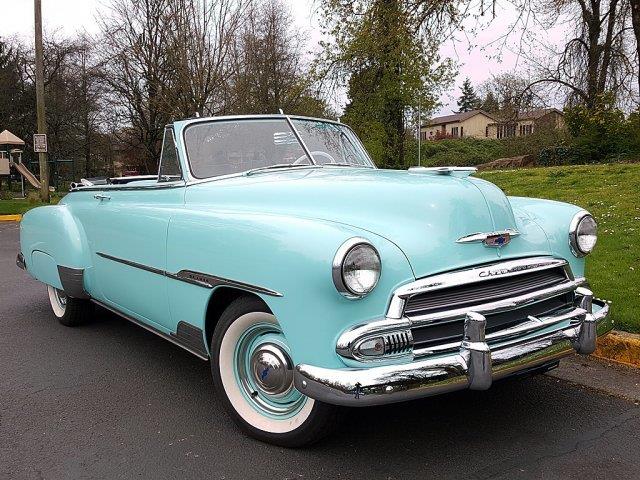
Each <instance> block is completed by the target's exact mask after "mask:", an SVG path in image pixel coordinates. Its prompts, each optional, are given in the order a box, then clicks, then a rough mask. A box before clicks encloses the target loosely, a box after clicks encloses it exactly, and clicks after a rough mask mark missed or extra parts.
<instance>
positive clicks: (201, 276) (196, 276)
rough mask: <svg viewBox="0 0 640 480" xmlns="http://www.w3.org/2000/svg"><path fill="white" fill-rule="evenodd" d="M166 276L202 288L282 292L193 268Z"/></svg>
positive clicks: (266, 292)
mask: <svg viewBox="0 0 640 480" xmlns="http://www.w3.org/2000/svg"><path fill="white" fill-rule="evenodd" d="M166 275H167V277H169V278H173V279H176V280H180V281H183V282H187V283H191V284H193V285H198V286H199V287H204V288H216V287H220V286H228V287H236V288H240V289H242V290H247V291H250V292H255V293H263V294H265V295H270V296H272V297H282V296H283V295H282V293H280V292H276V291H275V290H271V289H268V288H265V287H259V286H257V285H251V284H249V283H244V282H238V281H236V280H230V279H228V278H222V277H216V276H214V275H209V274H208V273H200V272H194V271H193V270H180V271H179V272H178V273H176V274H172V273H168V272H167V274H166Z"/></svg>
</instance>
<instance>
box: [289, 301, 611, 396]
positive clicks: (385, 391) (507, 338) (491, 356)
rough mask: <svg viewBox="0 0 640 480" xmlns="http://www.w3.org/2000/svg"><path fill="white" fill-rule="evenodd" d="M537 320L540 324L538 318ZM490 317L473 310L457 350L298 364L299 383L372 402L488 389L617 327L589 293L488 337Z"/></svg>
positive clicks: (588, 348)
mask: <svg viewBox="0 0 640 480" xmlns="http://www.w3.org/2000/svg"><path fill="white" fill-rule="evenodd" d="M536 322H538V323H536ZM485 326H486V319H485V318H484V317H483V316H482V315H481V314H478V313H475V312H469V313H468V314H467V317H466V320H465V325H464V340H463V341H462V342H461V344H460V348H459V350H458V351H456V352H451V353H449V354H446V355H439V356H437V357H429V358H424V359H418V360H414V361H412V362H410V363H402V364H395V365H384V366H376V367H370V368H343V369H328V368H320V367H315V366H312V365H305V364H299V365H297V366H296V370H295V374H294V378H295V386H296V388H297V389H298V390H299V391H301V392H302V393H304V394H305V395H307V396H309V397H311V398H315V399H317V400H320V401H322V402H325V403H330V404H335V405H347V406H369V405H380V404H385V403H393V402H402V401H406V400H412V399H416V398H421V397H427V396H431V395H438V394H441V393H446V392H451V391H454V390H462V389H466V388H469V389H473V390H486V389H487V388H489V387H490V386H491V384H492V382H493V381H494V380H499V379H501V378H504V377H508V376H510V375H513V374H516V373H518V372H525V371H528V370H532V369H535V368H537V367H542V366H544V365H545V364H549V363H552V362H554V361H555V360H557V359H559V358H562V357H564V356H567V355H570V354H571V353H574V352H577V353H581V354H589V353H592V352H593V351H594V350H595V348H596V337H597V336H600V335H604V334H605V333H607V332H609V331H610V330H611V329H612V328H613V324H612V322H611V321H610V319H609V305H608V304H607V303H606V302H604V301H602V300H596V299H593V297H592V295H591V292H590V291H588V290H586V289H584V294H583V295H582V297H581V300H580V301H579V305H578V306H576V308H574V309H573V310H571V311H570V312H566V313H563V314H562V315H558V316H556V317H546V318H544V319H532V321H531V322H526V323H525V324H523V325H521V326H518V327H513V328H512V329H507V330H503V331H502V332H496V333H495V334H492V335H490V337H491V339H490V340H491V344H492V346H491V347H490V346H489V344H488V343H487V340H488V337H489V336H487V337H485Z"/></svg>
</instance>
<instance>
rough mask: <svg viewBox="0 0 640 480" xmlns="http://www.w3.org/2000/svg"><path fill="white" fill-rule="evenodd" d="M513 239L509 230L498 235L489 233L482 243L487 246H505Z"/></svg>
mask: <svg viewBox="0 0 640 480" xmlns="http://www.w3.org/2000/svg"><path fill="white" fill-rule="evenodd" d="M510 241H511V234H510V233H509V232H504V233H499V234H497V235H489V236H488V237H487V238H485V239H484V240H483V241H482V243H484V244H485V245H486V246H487V247H497V248H500V247H504V246H505V245H507V244H509V242H510Z"/></svg>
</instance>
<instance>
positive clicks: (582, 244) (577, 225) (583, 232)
mask: <svg viewBox="0 0 640 480" xmlns="http://www.w3.org/2000/svg"><path fill="white" fill-rule="evenodd" d="M597 240H598V225H597V223H596V221H595V219H594V218H593V217H592V216H591V215H590V214H589V213H588V212H585V211H582V212H578V213H577V214H576V215H575V216H574V217H573V220H572V221H571V227H570V229H569V243H570V245H571V250H572V251H573V254H574V255H575V256H577V257H584V256H585V255H587V254H589V253H591V251H592V250H593V247H595V246H596V241H597Z"/></svg>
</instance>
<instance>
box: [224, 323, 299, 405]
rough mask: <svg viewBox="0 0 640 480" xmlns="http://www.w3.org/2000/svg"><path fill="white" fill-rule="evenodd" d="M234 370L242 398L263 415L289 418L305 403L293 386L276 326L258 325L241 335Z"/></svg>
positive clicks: (290, 365)
mask: <svg viewBox="0 0 640 480" xmlns="http://www.w3.org/2000/svg"><path fill="white" fill-rule="evenodd" d="M234 370H235V376H236V380H237V382H238V386H239V387H240V390H241V391H242V393H243V395H244V397H245V398H246V399H247V401H248V402H249V403H250V404H251V406H252V407H253V408H254V409H256V410H258V411H259V412H260V413H262V414H263V415H267V416H270V417H273V418H289V417H292V416H293V415H295V414H296V413H297V412H299V411H300V409H301V408H302V407H303V406H304V404H305V403H306V400H307V397H305V396H304V395H302V394H301V393H300V392H299V391H298V390H296V389H295V388H294V386H293V363H292V362H291V358H290V356H289V353H288V347H287V343H286V340H285V338H284V335H283V334H282V330H280V327H279V325H277V324H268V323H259V324H256V325H253V326H252V327H251V328H249V329H248V330H247V331H245V332H244V334H243V335H242V336H241V337H240V339H239V341H238V343H237V346H236V350H235V361H234Z"/></svg>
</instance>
